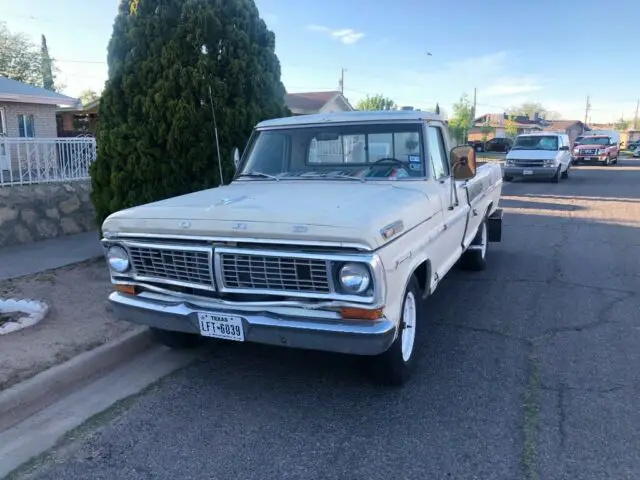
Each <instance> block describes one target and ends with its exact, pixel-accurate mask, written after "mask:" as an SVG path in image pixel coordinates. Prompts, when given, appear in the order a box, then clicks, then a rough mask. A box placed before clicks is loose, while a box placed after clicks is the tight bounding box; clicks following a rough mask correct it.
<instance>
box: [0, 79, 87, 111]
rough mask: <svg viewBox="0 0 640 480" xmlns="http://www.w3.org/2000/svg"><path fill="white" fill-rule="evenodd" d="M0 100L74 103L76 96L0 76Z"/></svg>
mask: <svg viewBox="0 0 640 480" xmlns="http://www.w3.org/2000/svg"><path fill="white" fill-rule="evenodd" d="M0 101H3V102H20V103H38V104H45V105H75V104H77V103H78V99H77V98H72V97H67V96H66V95H62V94H60V93H56V92H52V91H50V90H46V89H44V88H40V87H34V86H33V85H29V84H27V83H22V82H18V81H16V80H11V79H10V78H7V77H0Z"/></svg>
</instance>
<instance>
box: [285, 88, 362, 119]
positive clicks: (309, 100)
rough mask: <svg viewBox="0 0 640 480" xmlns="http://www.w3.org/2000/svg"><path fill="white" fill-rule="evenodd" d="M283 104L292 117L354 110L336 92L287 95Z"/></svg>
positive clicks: (340, 94) (343, 97)
mask: <svg viewBox="0 0 640 480" xmlns="http://www.w3.org/2000/svg"><path fill="white" fill-rule="evenodd" d="M284 103H285V104H286V105H287V107H288V108H289V110H291V113H293V114H294V115H307V114H311V113H332V112H350V111H352V110H354V108H353V107H352V106H351V104H350V103H349V100H347V99H346V97H345V96H344V95H343V94H342V93H341V92H338V91H328V92H302V93H287V94H286V95H285V97H284Z"/></svg>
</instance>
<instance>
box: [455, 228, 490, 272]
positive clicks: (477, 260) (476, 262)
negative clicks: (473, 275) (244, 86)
mask: <svg viewBox="0 0 640 480" xmlns="http://www.w3.org/2000/svg"><path fill="white" fill-rule="evenodd" d="M488 247H489V232H488V227H487V220H486V218H485V219H484V220H483V221H482V223H481V224H480V227H479V228H478V233H477V234H476V236H475V237H474V239H473V240H472V241H471V244H470V245H469V247H468V248H467V251H466V252H464V253H463V254H462V257H461V258H460V266H461V267H462V268H463V269H465V270H474V271H480V270H484V269H485V268H486V266H487V249H488Z"/></svg>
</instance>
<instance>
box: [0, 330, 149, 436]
mask: <svg viewBox="0 0 640 480" xmlns="http://www.w3.org/2000/svg"><path fill="white" fill-rule="evenodd" d="M153 344H154V342H153V338H152V337H151V334H150V332H149V330H148V329H147V328H144V327H139V328H136V329H135V330H134V331H132V332H129V333H127V334H126V335H124V336H122V337H120V338H118V339H116V340H114V341H112V342H109V343H106V344H104V345H101V346H99V347H97V348H94V349H93V350H89V351H87V352H83V353H81V354H80V355H77V356H75V357H73V358H72V359H70V360H68V361H66V362H64V363H62V364H60V365H56V366H54V367H51V368H49V369H48V370H45V371H44V372H41V373H39V374H37V375H35V376H34V377H31V378H29V379H28V380H25V381H24V382H21V383H19V384H17V385H15V386H13V387H10V388H8V389H7V390H5V391H3V392H0V432H1V431H4V430H7V429H9V428H11V427H13V426H14V425H16V424H18V423H20V422H21V421H23V420H25V419H26V418H28V417H30V416H31V415H33V414H34V413H36V412H38V411H40V410H42V409H43V408H46V407H48V406H49V405H52V404H53V403H55V402H56V401H58V400H59V399H60V398H63V397H65V396H67V395H69V394H70V393H72V392H73V391H74V390H76V389H78V388H79V387H80V386H81V385H83V384H86V383H87V382H89V381H91V380H93V379H95V378H98V377H100V376H102V375H104V374H105V373H107V372H108V371H110V370H112V369H114V368H115V367H117V366H118V364H120V363H121V362H123V361H125V360H128V359H129V358H131V357H133V356H135V355H137V354H139V353H140V352H142V351H144V350H146V349H148V348H149V347H150V346H152V345H153Z"/></svg>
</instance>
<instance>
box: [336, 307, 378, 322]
mask: <svg viewBox="0 0 640 480" xmlns="http://www.w3.org/2000/svg"><path fill="white" fill-rule="evenodd" d="M382 310H383V309H382V308H374V309H370V308H357V307H341V308H340V315H342V318H345V319H352V320H378V319H380V318H382V317H383V316H384V315H383V312H382Z"/></svg>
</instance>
